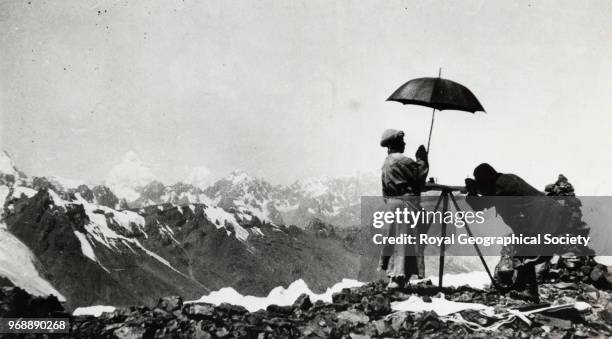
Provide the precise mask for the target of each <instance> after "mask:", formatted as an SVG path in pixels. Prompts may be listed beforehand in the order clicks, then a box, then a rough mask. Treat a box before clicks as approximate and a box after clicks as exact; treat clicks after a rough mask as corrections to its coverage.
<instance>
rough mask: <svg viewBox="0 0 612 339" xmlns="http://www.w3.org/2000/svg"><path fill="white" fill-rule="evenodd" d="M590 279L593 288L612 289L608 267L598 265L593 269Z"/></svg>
mask: <svg viewBox="0 0 612 339" xmlns="http://www.w3.org/2000/svg"><path fill="white" fill-rule="evenodd" d="M589 277H590V278H591V281H592V282H593V286H595V287H597V288H603V289H610V287H611V283H610V281H609V280H608V269H607V267H606V266H604V265H597V266H595V267H593V270H592V271H591V274H590V275H589Z"/></svg>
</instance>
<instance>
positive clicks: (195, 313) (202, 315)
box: [183, 303, 215, 320]
mask: <svg viewBox="0 0 612 339" xmlns="http://www.w3.org/2000/svg"><path fill="white" fill-rule="evenodd" d="M183 314H185V315H186V316H187V317H189V318H191V319H196V320H200V319H213V318H214V317H215V306H214V305H211V304H206V303H197V304H188V305H186V306H185V307H183Z"/></svg>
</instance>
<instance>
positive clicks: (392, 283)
mask: <svg viewBox="0 0 612 339" xmlns="http://www.w3.org/2000/svg"><path fill="white" fill-rule="evenodd" d="M405 284H406V278H404V277H403V276H399V277H390V279H389V284H388V285H387V289H388V290H395V289H399V288H404V285H405Z"/></svg>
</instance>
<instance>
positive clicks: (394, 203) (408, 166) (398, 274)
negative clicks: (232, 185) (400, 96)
mask: <svg viewBox="0 0 612 339" xmlns="http://www.w3.org/2000/svg"><path fill="white" fill-rule="evenodd" d="M380 146H381V147H386V148H387V158H386V159H385V162H384V164H383V166H382V174H381V179H382V194H383V197H384V200H385V209H386V210H388V211H395V210H396V209H398V208H400V209H404V208H409V209H413V210H420V209H421V208H420V204H419V201H418V198H417V199H415V198H414V197H418V196H420V195H421V191H422V189H423V187H424V185H425V179H426V178H427V173H428V172H429V164H428V161H427V151H426V150H425V147H424V146H423V145H421V146H419V148H418V150H417V152H416V160H413V159H411V158H409V157H407V156H405V155H404V154H403V153H404V150H405V148H406V143H405V142H404V132H402V131H399V130H394V129H388V130H386V131H385V132H384V133H383V135H382V137H381V140H380ZM385 228H386V229H385V231H386V232H387V235H388V236H392V237H394V236H398V235H401V234H411V235H416V236H418V232H419V231H421V230H420V227H410V226H409V225H407V224H405V223H399V224H398V223H391V224H387V225H385ZM380 269H381V270H384V271H386V273H387V276H388V277H389V280H390V282H389V286H388V287H389V288H398V287H403V285H404V284H405V283H406V282H407V281H408V279H410V277H411V276H412V275H413V274H416V275H417V276H419V277H423V275H424V274H425V262H424V259H423V248H422V247H421V246H419V245H416V244H415V245H385V246H384V247H383V249H382V253H381V258H380Z"/></svg>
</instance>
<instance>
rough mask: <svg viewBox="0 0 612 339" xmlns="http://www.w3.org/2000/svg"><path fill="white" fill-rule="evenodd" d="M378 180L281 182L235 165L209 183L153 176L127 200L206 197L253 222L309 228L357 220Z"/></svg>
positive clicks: (135, 203)
mask: <svg viewBox="0 0 612 339" xmlns="http://www.w3.org/2000/svg"><path fill="white" fill-rule="evenodd" d="M379 185H380V184H379V179H378V176H377V175H376V174H375V173H366V174H359V175H356V176H352V177H344V178H316V179H307V180H300V181H296V182H295V183H293V184H291V185H287V186H283V185H272V184H271V183H269V182H268V181H266V180H264V179H261V178H255V177H252V176H250V175H249V174H248V173H246V172H244V171H241V170H235V171H233V172H232V173H230V174H229V175H228V176H227V177H225V178H222V179H220V180H218V181H216V182H215V183H213V184H212V185H210V186H209V187H207V188H206V189H201V188H200V187H197V186H195V185H192V184H185V183H180V182H179V183H177V184H174V185H165V184H163V183H161V182H159V181H152V182H150V183H148V184H147V185H145V186H143V187H136V188H134V189H133V190H134V192H136V193H137V194H138V195H139V196H138V198H137V199H135V200H131V201H128V202H127V204H128V206H130V207H132V208H139V207H143V206H148V205H152V204H163V203H170V204H174V205H188V204H199V203H206V204H215V205H218V206H219V207H221V208H223V209H225V210H231V211H236V212H240V213H242V214H243V215H245V216H247V219H249V220H250V221H252V224H254V225H256V224H259V223H271V224H277V225H281V224H283V225H296V226H298V227H300V228H305V227H306V226H307V225H308V224H309V223H310V221H311V220H313V219H320V220H323V221H325V222H328V223H331V224H333V225H335V226H338V227H350V226H353V227H354V226H357V225H358V224H359V204H360V198H361V196H364V195H377V194H379V192H378V186H379Z"/></svg>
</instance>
